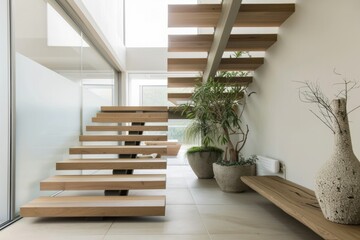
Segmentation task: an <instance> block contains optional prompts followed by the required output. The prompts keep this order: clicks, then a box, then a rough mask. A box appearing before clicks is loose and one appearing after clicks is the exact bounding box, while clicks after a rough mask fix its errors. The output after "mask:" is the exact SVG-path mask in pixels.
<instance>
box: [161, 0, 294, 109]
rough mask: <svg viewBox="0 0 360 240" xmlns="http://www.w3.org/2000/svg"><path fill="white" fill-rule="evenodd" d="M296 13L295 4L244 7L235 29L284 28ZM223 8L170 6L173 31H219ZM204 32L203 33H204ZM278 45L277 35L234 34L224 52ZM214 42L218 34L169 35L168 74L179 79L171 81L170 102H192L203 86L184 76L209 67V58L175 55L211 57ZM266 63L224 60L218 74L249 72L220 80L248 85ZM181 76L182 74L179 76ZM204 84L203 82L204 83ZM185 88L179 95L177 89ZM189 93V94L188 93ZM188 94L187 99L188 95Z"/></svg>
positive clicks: (251, 59)
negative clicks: (198, 87) (197, 88)
mask: <svg viewBox="0 0 360 240" xmlns="http://www.w3.org/2000/svg"><path fill="white" fill-rule="evenodd" d="M294 11H295V4H246V3H244V4H241V5H240V9H239V12H238V13H237V16H236V20H235V22H234V24H233V27H236V28H242V27H251V28H264V27H280V25H281V24H282V23H284V22H285V21H286V19H287V18H289V17H290V16H291V14H293V13H294ZM221 14H222V5H221V4H189V5H187V4H181V5H169V7H168V27H169V28H186V27H196V28H204V27H207V28H216V27H217V24H218V22H219V19H220V18H221ZM235 14H236V12H235ZM214 31H215V30H214ZM200 32H201V31H200ZM276 41H277V34H264V33H260V32H259V33H258V34H254V33H246V34H245V33H241V34H240V33H238V34H231V35H230V36H229V38H228V41H227V44H226V45H225V49H224V51H227V52H234V51H266V50H267V49H268V48H269V47H271V46H272V45H273V44H274V43H275V42H276ZM213 42H214V34H208V33H204V34H201V33H200V34H197V35H169V36H168V52H169V53H171V54H172V55H171V56H170V57H169V58H168V71H169V72H176V74H178V75H179V76H175V75H174V76H171V77H169V78H168V88H169V94H168V100H169V101H171V102H173V103H174V104H175V105H176V104H178V103H181V102H184V101H187V100H189V99H190V96H191V94H190V96H189V93H191V89H192V88H193V87H194V86H195V84H196V83H197V82H199V77H184V76H183V75H182V74H184V75H185V74H188V75H191V74H194V72H200V73H203V72H204V71H205V69H206V66H207V64H209V63H208V59H207V58H183V57H178V58H177V57H174V53H179V52H185V53H192V52H197V53H199V52H206V53H209V52H210V50H211V47H212V45H213ZM263 63H264V58H263V57H241V58H224V57H223V58H222V59H221V61H220V65H219V67H218V68H217V70H218V71H246V72H248V73H249V75H248V76H242V77H236V78H233V79H230V80H229V79H225V78H217V79H216V80H217V81H220V82H224V83H226V84H232V85H233V84H240V85H247V84H249V83H251V82H252V81H253V79H252V75H253V74H252V72H253V71H255V70H256V69H257V68H259V67H260V66H261V65H263ZM179 72H181V73H180V74H179ZM200 81H202V79H200ZM179 88H181V89H182V90H181V91H179V90H177V89H179ZM185 89H188V90H185ZM184 90H185V91H184ZM184 92H186V93H187V95H185V94H184Z"/></svg>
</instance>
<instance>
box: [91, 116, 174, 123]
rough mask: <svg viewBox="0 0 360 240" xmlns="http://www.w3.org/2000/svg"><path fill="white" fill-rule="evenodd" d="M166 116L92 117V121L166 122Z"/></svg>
mask: <svg viewBox="0 0 360 240" xmlns="http://www.w3.org/2000/svg"><path fill="white" fill-rule="evenodd" d="M167 121H168V118H167V117H166V118H164V117H157V118H146V117H137V118H134V117H93V118H92V122H97V123H131V122H136V123H145V122H167Z"/></svg>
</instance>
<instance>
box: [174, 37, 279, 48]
mask: <svg viewBox="0 0 360 240" xmlns="http://www.w3.org/2000/svg"><path fill="white" fill-rule="evenodd" d="M213 40H214V35H211V34H197V35H169V46H168V52H209V51H210V48H211V45H212V43H213ZM276 40H277V35H276V34H232V35H230V37H229V40H228V43H227V45H226V47H225V51H229V52H230V51H265V50H266V49H268V48H269V47H270V46H271V45H273V44H274V43H275V42H276Z"/></svg>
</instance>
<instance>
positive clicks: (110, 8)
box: [76, 0, 126, 69]
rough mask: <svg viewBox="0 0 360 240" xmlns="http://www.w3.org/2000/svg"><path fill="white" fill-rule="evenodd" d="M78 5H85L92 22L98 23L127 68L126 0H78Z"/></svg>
mask: <svg viewBox="0 0 360 240" xmlns="http://www.w3.org/2000/svg"><path fill="white" fill-rule="evenodd" d="M76 3H77V4H78V6H79V7H80V8H81V9H82V10H83V11H84V13H85V12H86V11H85V9H84V8H83V7H84V6H85V8H86V10H87V11H88V13H90V15H89V14H86V16H87V17H88V18H89V20H90V21H91V23H92V24H94V25H96V26H97V27H98V28H99V29H100V31H101V32H102V34H103V35H104V37H105V41H108V42H109V44H110V46H111V47H112V48H113V50H114V51H115V53H116V54H117V56H118V60H119V62H120V65H121V66H122V67H123V68H124V69H125V68H126V59H125V58H126V48H125V43H124V8H123V4H124V0H106V1H98V0H77V1H76Z"/></svg>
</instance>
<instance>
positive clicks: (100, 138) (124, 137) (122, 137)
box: [79, 135, 167, 142]
mask: <svg viewBox="0 0 360 240" xmlns="http://www.w3.org/2000/svg"><path fill="white" fill-rule="evenodd" d="M79 141H80V142H86V141H95V142H100V141H118V142H119V141H129V142H137V141H167V135H82V136H80V137H79Z"/></svg>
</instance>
